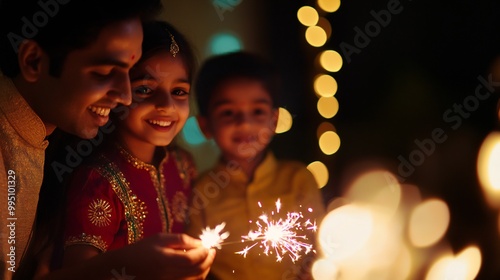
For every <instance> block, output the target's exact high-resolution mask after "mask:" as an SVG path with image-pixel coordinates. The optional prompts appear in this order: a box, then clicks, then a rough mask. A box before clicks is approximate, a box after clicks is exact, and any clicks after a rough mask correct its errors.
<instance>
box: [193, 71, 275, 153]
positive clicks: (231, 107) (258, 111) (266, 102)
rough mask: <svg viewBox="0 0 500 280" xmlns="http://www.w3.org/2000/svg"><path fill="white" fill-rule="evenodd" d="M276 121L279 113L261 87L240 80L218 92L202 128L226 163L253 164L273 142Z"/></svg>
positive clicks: (221, 88)
mask: <svg viewBox="0 0 500 280" xmlns="http://www.w3.org/2000/svg"><path fill="white" fill-rule="evenodd" d="M277 120H278V110H276V109H274V108H273V102H272V99H271V97H270V95H269V93H268V92H267V90H266V89H265V88H264V87H263V86H262V83H260V82H259V81H255V80H249V79H238V80H231V81H228V82H224V83H223V84H222V85H221V86H220V87H218V88H217V89H216V90H215V93H214V95H213V96H212V98H211V100H210V103H209V107H208V117H207V119H206V120H205V121H202V122H205V124H203V125H202V126H204V131H205V133H206V134H207V136H209V137H213V138H214V140H215V142H217V145H218V146H219V148H220V149H221V152H222V155H223V157H224V158H225V159H226V160H236V161H241V160H247V161H251V160H253V159H254V158H256V157H258V156H260V155H262V153H263V152H264V150H265V148H266V147H267V146H268V145H269V142H271V139H272V137H273V136H274V133H275V129H276V124H277Z"/></svg>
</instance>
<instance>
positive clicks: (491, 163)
mask: <svg viewBox="0 0 500 280" xmlns="http://www.w3.org/2000/svg"><path fill="white" fill-rule="evenodd" d="M499 170H500V132H497V131H495V132H492V133H490V134H488V136H486V139H484V141H483V144H482V145H481V148H480V150H479V156H478V159H477V173H478V177H479V182H480V184H481V187H482V188H483V193H484V194H485V196H486V200H487V201H488V203H489V204H490V206H491V207H496V208H498V207H500V172H499Z"/></svg>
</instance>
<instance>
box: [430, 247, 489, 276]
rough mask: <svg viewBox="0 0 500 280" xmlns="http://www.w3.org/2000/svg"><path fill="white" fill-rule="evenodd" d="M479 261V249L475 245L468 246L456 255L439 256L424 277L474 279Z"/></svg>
mask: <svg viewBox="0 0 500 280" xmlns="http://www.w3.org/2000/svg"><path fill="white" fill-rule="evenodd" d="M481 262H482V257H481V251H480V250H479V249H478V248H477V247H476V246H470V247H468V248H466V249H464V250H463V251H462V252H461V253H460V254H458V255H457V256H456V257H454V256H452V255H449V254H447V255H444V256H442V257H441V258H439V259H438V260H437V261H436V262H435V263H434V264H433V265H432V267H431V268H430V269H429V271H428V273H427V277H426V278H425V279H426V280H441V279H464V280H469V279H475V278H476V276H477V274H478V273H479V269H480V268H481Z"/></svg>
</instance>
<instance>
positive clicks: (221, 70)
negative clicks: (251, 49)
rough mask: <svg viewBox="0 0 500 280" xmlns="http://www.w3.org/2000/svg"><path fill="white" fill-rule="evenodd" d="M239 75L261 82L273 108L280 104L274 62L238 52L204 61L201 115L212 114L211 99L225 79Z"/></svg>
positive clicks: (199, 83) (200, 82) (200, 77)
mask: <svg viewBox="0 0 500 280" xmlns="http://www.w3.org/2000/svg"><path fill="white" fill-rule="evenodd" d="M239 78H244V79H250V80H256V81H259V82H261V83H262V85H263V87H264V88H265V89H266V91H267V92H268V93H269V96H270V97H271V100H272V102H273V104H272V106H273V108H278V107H279V92H280V89H279V79H278V74H277V72H276V70H275V68H274V66H273V65H272V64H271V63H270V62H268V61H267V60H265V59H264V58H263V57H261V56H258V55H256V54H252V53H248V52H234V53H228V54H224V55H219V56H214V57H211V58H209V59H207V60H206V61H205V63H203V65H202V67H201V69H200V72H199V73H198V78H197V80H196V83H195V93H196V102H197V103H198V109H199V113H200V115H202V116H208V106H209V103H210V99H211V98H212V96H213V95H214V93H215V91H216V90H217V89H218V88H219V87H220V86H221V85H222V84H223V83H224V82H227V81H230V80H234V79H239Z"/></svg>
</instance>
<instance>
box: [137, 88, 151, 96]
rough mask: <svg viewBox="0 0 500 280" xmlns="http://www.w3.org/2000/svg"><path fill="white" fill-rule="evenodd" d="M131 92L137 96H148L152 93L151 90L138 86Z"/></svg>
mask: <svg viewBox="0 0 500 280" xmlns="http://www.w3.org/2000/svg"><path fill="white" fill-rule="evenodd" d="M132 91H133V92H134V94H135V95H138V96H149V95H151V94H152V93H153V90H152V89H151V88H150V87H147V86H138V87H135V88H134V89H133V90H132Z"/></svg>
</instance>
